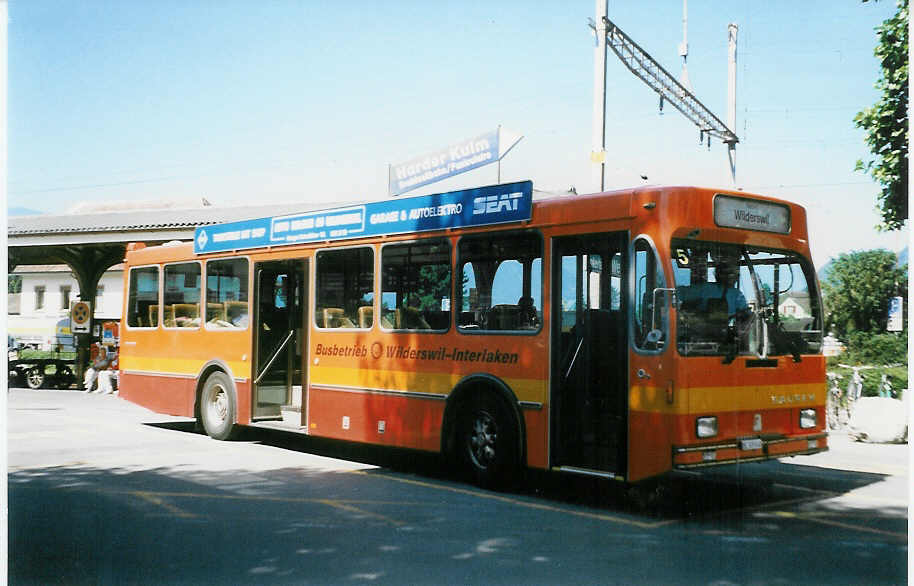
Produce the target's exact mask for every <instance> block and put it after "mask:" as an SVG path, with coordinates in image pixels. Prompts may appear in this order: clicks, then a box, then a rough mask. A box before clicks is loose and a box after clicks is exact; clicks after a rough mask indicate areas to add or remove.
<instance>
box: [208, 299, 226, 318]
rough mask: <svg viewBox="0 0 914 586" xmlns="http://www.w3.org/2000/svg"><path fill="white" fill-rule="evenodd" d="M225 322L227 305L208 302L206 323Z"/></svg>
mask: <svg viewBox="0 0 914 586" xmlns="http://www.w3.org/2000/svg"><path fill="white" fill-rule="evenodd" d="M215 320H220V321H225V305H223V304H222V303H213V302H208V303H207V304H206V321H215Z"/></svg>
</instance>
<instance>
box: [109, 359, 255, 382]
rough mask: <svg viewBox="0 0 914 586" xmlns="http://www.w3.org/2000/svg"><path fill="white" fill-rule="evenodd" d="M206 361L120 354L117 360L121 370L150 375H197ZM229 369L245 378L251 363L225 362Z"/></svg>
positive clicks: (247, 375) (232, 373)
mask: <svg viewBox="0 0 914 586" xmlns="http://www.w3.org/2000/svg"><path fill="white" fill-rule="evenodd" d="M205 363H206V362H205V361H203V360H200V359H199V358H170V357H166V356H158V357H134V356H122V357H121V358H120V360H119V366H120V369H121V370H125V371H130V372H145V373H149V374H150V375H156V374H165V375H169V374H170V375H179V376H197V375H198V374H200V369H202V368H203V365H204V364H205ZM223 363H224V364H226V365H228V367H229V368H230V369H231V371H232V372H231V375H232V376H233V377H241V378H247V377H249V376H250V375H251V365H250V363H249V362H246V361H240V360H238V361H234V362H225V361H223Z"/></svg>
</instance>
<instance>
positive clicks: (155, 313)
mask: <svg viewBox="0 0 914 586" xmlns="http://www.w3.org/2000/svg"><path fill="white" fill-rule="evenodd" d="M146 311H147V312H149V323H148V324H146V325H147V326H149V327H153V328H154V327H156V326H158V325H159V306H158V305H157V304H153V305H150V306H149V307H147V308H146Z"/></svg>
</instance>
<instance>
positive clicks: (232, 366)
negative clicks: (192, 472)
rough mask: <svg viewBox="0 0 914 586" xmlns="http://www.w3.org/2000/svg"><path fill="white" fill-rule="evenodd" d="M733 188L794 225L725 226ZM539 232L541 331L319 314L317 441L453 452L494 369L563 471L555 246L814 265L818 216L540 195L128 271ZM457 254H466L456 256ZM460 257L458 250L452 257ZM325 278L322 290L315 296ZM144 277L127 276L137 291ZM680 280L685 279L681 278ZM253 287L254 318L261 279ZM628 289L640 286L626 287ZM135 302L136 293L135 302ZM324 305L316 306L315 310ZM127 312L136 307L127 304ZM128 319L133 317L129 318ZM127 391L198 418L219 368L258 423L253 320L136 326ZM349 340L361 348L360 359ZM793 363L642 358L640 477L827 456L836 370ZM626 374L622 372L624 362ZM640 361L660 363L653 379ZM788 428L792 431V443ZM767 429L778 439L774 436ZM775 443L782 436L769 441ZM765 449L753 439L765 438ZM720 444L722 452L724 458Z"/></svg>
mask: <svg viewBox="0 0 914 586" xmlns="http://www.w3.org/2000/svg"><path fill="white" fill-rule="evenodd" d="M720 193H725V194H730V195H733V196H736V197H743V198H756V199H760V200H764V201H768V202H774V203H779V204H782V205H785V206H788V207H789V209H790V214H791V230H790V233H789V234H778V233H769V232H759V231H747V230H738V229H733V228H722V227H718V226H715V225H714V220H713V217H714V215H713V210H714V207H713V206H714V197H715V196H716V195H717V194H720ZM519 229H536V230H538V231H539V232H540V233H541V234H542V237H543V243H544V257H543V264H542V272H543V282H542V299H543V303H542V315H543V326H542V328H541V330H540V331H539V332H538V333H537V334H535V335H489V334H486V335H472V334H465V333H460V332H458V331H457V330H456V328H455V326H454V324H453V316H452V322H451V327H450V328H449V330H448V331H447V332H445V333H422V334H420V333H400V332H385V331H382V330H381V329H380V327H379V324H378V323H375V324H374V327H373V328H371V329H368V330H350V331H341V330H324V329H320V328H317V327H316V326H315V324H314V322H313V319H312V320H310V323H309V326H308V328H309V332H308V345H307V348H306V350H305V357H304V361H305V363H306V365H305V366H306V368H305V369H304V371H306V372H307V382H305V383H304V389H303V404H302V424H303V425H304V426H305V431H306V432H307V433H309V434H312V435H315V436H322V437H328V438H334V439H342V440H350V441H357V442H366V443H376V444H383V445H391V446H398V447H406V448H413V449H419V450H427V451H438V450H439V449H440V448H441V439H442V438H441V434H442V428H443V419H444V413H445V408H446V399H447V397H448V396H449V395H450V393H451V392H452V391H453V390H454V388H455V387H456V386H457V385H458V383H459V382H460V381H461V380H463V379H464V378H465V377H467V376H472V375H485V376H490V377H493V378H495V379H497V380H498V381H501V383H503V384H504V385H505V386H506V387H507V388H508V389H510V390H511V392H512V393H513V394H514V395H515V397H516V398H517V400H518V402H519V407H518V412H519V414H520V417H521V424H522V427H523V428H524V429H523V431H524V438H525V442H526V443H525V448H526V454H525V455H526V464H527V465H528V466H531V467H535V468H549V467H550V466H552V465H553V464H552V463H551V461H550V437H549V435H550V425H551V423H550V413H551V411H550V408H551V407H550V392H551V389H550V370H551V361H552V358H553V357H552V355H551V352H552V349H551V348H550V336H551V326H550V325H549V324H551V322H552V317H553V316H552V315H551V313H552V306H553V304H552V301H551V298H552V295H553V293H554V292H553V291H551V288H552V278H551V275H552V271H553V269H552V266H551V262H552V261H551V253H550V250H551V239H552V238H554V237H559V236H564V235H574V234H591V233H600V232H627V233H628V236H629V240H630V241H631V240H634V239H635V238H636V237H638V236H639V235H647V236H649V238H650V240H651V241H652V242H653V243H654V245H655V246H656V248H657V252H658V254H659V255H660V258H661V259H662V261H663V262H664V263H665V269H664V270H665V277H666V281H667V283H673V275H672V273H671V267H670V266H669V259H670V258H671V250H670V246H671V240H672V239H674V238H684V237H686V236H689V237H695V236H694V234H695V233H696V230H697V231H698V233H699V234H700V235H699V236H697V238H699V239H701V240H710V241H721V242H729V243H737V244H750V245H753V246H758V247H765V248H772V249H781V250H790V251H794V252H796V253H799V254H800V255H802V256H804V257H805V258H809V243H808V235H807V228H806V212H805V210H804V209H803V208H802V207H800V206H797V205H795V204H792V203H789V202H786V201H782V200H778V199H775V198H770V197H764V196H757V195H754V194H746V193H742V192H728V191H721V190H712V189H705V188H695V187H643V188H637V189H629V190H620V191H617V192H611V193H604V194H594V195H586V196H574V197H555V198H551V199H545V200H538V201H536V202H534V205H533V210H532V217H531V220H530V221H529V222H523V223H520V224H514V225H505V226H496V227H484V228H469V229H460V230H457V231H451V230H447V231H440V232H428V233H425V234H422V235H416V234H408V235H397V236H389V237H380V238H372V239H362V240H359V239H354V240H348V241H346V242H337V243H330V244H329V245H328V244H327V243H316V244H302V245H296V246H288V247H279V248H275V249H257V250H251V251H244V252H241V253H220V254H213V255H206V256H205V257H198V256H196V255H195V254H194V252H193V245H192V244H190V243H186V244H181V245H174V246H158V247H148V248H142V249H136V250H130V251H128V253H127V264H128V267H136V266H144V265H157V264H159V265H161V264H165V263H170V262H179V261H193V260H200V261H202V262H207V261H209V260H214V259H219V258H237V257H245V258H249V259H250V261H251V262H252V263H254V262H257V261H260V260H279V259H300V258H311V257H312V256H313V255H314V252H315V251H316V250H320V249H321V248H324V247H327V246H332V247H337V246H359V245H366V244H369V245H371V246H372V247H373V248H374V250H375V257H376V266H378V265H377V262H378V261H377V257H378V256H379V255H380V251H381V249H382V246H381V245H382V244H383V243H393V242H402V241H409V240H416V239H418V238H425V237H442V236H443V237H446V238H448V239H449V240H450V242H451V246H452V249H455V250H456V246H457V242H458V240H459V238H460V237H461V236H462V235H465V234H473V233H488V232H492V231H498V230H505V231H510V230H519ZM453 254H454V256H456V252H454V253H453ZM453 262H454V260H453V257H452V263H453ZM313 273H314V267H313V263H312V275H311V276H309V280H310V281H312V282H311V288H312V292H311V299H310V301H309V304H311V305H313V288H314V283H313V278H312V277H313ZM128 278H129V270H128V271H125V275H124V279H125V281H124V290H125V291H127V290H128V289H127V283H128ZM668 286H669V285H668ZM248 290H249V291H250V301H251V304H252V307H251V313H252V314H253V297H254V275H253V271H251V274H250V275H249V284H248ZM625 294H626V295H627V292H625ZM125 303H126V301H125ZM307 311H308V312H309V314H310V313H311V311H312V307H309V308H308V310H307ZM124 315H125V316H126V311H125V312H124ZM125 319H126V318H125ZM675 322H676V319H675V311H674V313H673V315H671V316H670V330H671V331H669V332H668V336H669V338H668V339H669V340H675V337H676V332H675V327H676V324H675ZM121 333H122V340H123V342H122V349H121V361H120V368H121V370H122V377H123V378H122V381H123V382H122V393H121V394H122V396H123V397H124V398H126V399H128V400H130V401H133V402H135V403H138V404H140V405H143V406H145V407H148V408H150V409H152V410H154V411H157V412H162V413H169V414H174V415H183V416H194V415H195V413H194V402H195V399H196V393H197V390H198V388H199V386H200V384H202V382H203V381H202V380H201V379H200V377H201V375H202V374H203V372H204V371H205V369H206V368H207V365H208V364H212V363H214V362H215V363H218V364H219V365H220V367H221V368H223V369H224V370H226V371H227V372H228V374H229V375H230V376H231V377H232V378H233V380H234V382H235V387H236V391H237V400H238V413H237V422H238V423H240V424H248V423H251V422H252V421H253V419H252V405H251V396H252V384H251V376H252V372H251V371H252V366H251V361H252V355H253V334H254V332H253V331H252V328H251V327H250V326H249V327H248V329H246V330H242V331H230V332H229V331H210V330H207V329H206V328H200V329H196V330H192V331H191V330H184V329H181V330H172V329H164V328H161V327H159V328H156V329H146V328H131V327H127V326H126V325H125V324H124V323H122V326H121ZM347 349H351V350H349V351H348V353H347ZM772 359H773V360H776V362H777V366H775V367H772V366H767V367H764V366H763V367H759V366H755V365H752V364H750V363H751V361H752V358H751V357H745V356H740V357H738V358H737V359H736V360H735V361H734V362H733V363H731V364H722V361H721V358H720V357H701V358H699V357H688V358H686V357H682V356H680V355H679V354H678V352H677V349H676V347H675V344H674V343H668V344H667V348H666V349H665V351H664V352H662V353H661V354H660V355H644V354H640V353H638V352H635V351H634V350H632V351H630V352H629V362H628V365H627V366H622V367H619V368H620V370H619V373H620V376H626V375H627V377H628V381H629V386H628V418H627V426H628V429H627V444H628V447H627V453H628V457H627V462H628V465H627V469H626V470H625V471H624V473H623V476H624V478H625V479H626V480H629V481H637V480H640V479H643V478H648V477H651V476H656V475H658V474H662V473H664V472H667V471H669V470H671V469H673V468H676V467H690V466H697V465H705V464H713V463H720V462H723V461H748V460H752V459H763V458H770V457H779V456H781V455H790V454H798V453H809V452H811V451H821V450H823V449H827V438H826V437H825V433H824V432H825V429H824V421H825V416H824V405H825V372H824V369H825V364H824V358H823V357H822V356H820V355H809V356H806V355H804V356H803V357H802V360H801V361H800V362H793V360H792V358H791V357H790V356H776V357H772ZM616 367H618V365H616ZM639 369H644V370H650V371H651V372H652V373H653V377H652V378H651V379H641V378H639V377H638V376H637V375H636V373H637V372H638V371H639ZM804 408H813V409H815V410H816V411H817V415H818V417H817V422H818V425H817V427H815V428H813V429H800V428H799V411H800V410H801V409H804ZM703 415H716V416H717V417H718V421H719V433H718V436H717V437H715V438H711V439H706V440H698V439H697V438H696V435H695V419H696V418H697V417H700V416H703ZM759 418H761V421H762V422H763V429H764V434H768V435H770V436H771V437H770V438H768V439H766V443H765V444H764V447H763V448H762V449H761V450H753V449H740V448H739V447H736V448H733V447H719V448H718V449H711V448H713V447H714V446H719V445H722V444H727V445H731V444H734V443H737V442H738V441H739V440H740V438H743V437H748V436H752V437H757V436H758V435H759V433H758V432H757V431H755V426H757V422H758V420H759ZM776 436H777V437H776ZM766 437H767V436H766ZM769 439H770V441H768V440H769ZM750 447H751V446H750ZM711 452H714V453H713V457H714V459H713V461H712V460H711V459H710V456H711V455H712V454H711Z"/></svg>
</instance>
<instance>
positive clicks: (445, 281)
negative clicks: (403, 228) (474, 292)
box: [381, 239, 451, 331]
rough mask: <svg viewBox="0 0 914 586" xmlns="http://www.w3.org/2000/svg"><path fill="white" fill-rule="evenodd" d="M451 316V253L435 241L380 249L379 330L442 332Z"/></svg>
mask: <svg viewBox="0 0 914 586" xmlns="http://www.w3.org/2000/svg"><path fill="white" fill-rule="evenodd" d="M450 316H451V249H450V245H449V243H448V241H447V240H444V239H435V240H424V241H421V242H411V243H408V244H391V245H387V246H384V247H383V248H382V249H381V327H383V328H384V329H397V330H417V331H424V330H429V331H444V330H447V329H448V327H449V325H450Z"/></svg>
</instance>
